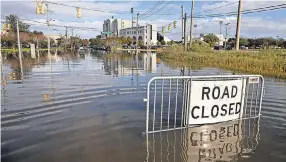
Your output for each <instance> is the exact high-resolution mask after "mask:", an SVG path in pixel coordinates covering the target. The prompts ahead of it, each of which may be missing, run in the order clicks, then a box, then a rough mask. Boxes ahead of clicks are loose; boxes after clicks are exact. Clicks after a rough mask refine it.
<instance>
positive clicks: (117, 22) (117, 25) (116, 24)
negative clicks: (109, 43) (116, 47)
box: [101, 18, 132, 39]
mask: <svg viewBox="0 0 286 162" xmlns="http://www.w3.org/2000/svg"><path fill="white" fill-rule="evenodd" d="M131 26H132V22H131V21H130V20H122V19H113V18H112V19H107V20H104V23H103V26H102V29H103V30H102V34H101V38H102V39H106V38H108V37H118V36H119V32H120V30H121V29H124V28H129V27H131Z"/></svg>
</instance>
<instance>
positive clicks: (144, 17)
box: [140, 1, 172, 20]
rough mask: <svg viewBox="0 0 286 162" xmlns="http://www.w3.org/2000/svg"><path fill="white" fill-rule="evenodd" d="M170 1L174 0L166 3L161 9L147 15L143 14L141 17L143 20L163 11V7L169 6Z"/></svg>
mask: <svg viewBox="0 0 286 162" xmlns="http://www.w3.org/2000/svg"><path fill="white" fill-rule="evenodd" d="M170 3H172V1H170V2H169V3H167V4H165V6H163V7H162V8H160V9H158V10H157V11H155V12H153V13H151V14H149V16H148V15H145V16H143V18H142V17H141V18H140V19H141V20H142V19H146V18H147V17H150V16H152V15H154V14H156V13H158V12H159V11H161V10H162V9H164V8H165V7H167V6H168V5H169V4H170Z"/></svg>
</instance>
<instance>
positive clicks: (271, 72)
mask: <svg viewBox="0 0 286 162" xmlns="http://www.w3.org/2000/svg"><path fill="white" fill-rule="evenodd" d="M159 56H160V57H161V59H162V60H164V61H165V62H166V63H167V64H169V65H170V66H171V67H176V66H177V67H180V66H189V67H196V68H200V67H216V68H222V69H227V70H232V71H240V72H247V73H253V74H261V75H267V76H273V77H278V78H286V50H261V51H255V52H253V51H239V52H237V51H211V50H210V51H204V52H184V50H183V48H182V47H181V46H175V47H174V46H172V47H169V48H167V49H166V50H165V51H164V52H161V53H160V54H159Z"/></svg>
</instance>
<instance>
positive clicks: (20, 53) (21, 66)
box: [17, 20, 24, 79]
mask: <svg viewBox="0 0 286 162" xmlns="http://www.w3.org/2000/svg"><path fill="white" fill-rule="evenodd" d="M17 40H18V52H19V56H18V57H19V59H20V68H21V79H23V75H24V73H23V64H22V50H21V42H20V31H19V22H18V20H17Z"/></svg>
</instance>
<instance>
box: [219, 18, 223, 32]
mask: <svg viewBox="0 0 286 162" xmlns="http://www.w3.org/2000/svg"><path fill="white" fill-rule="evenodd" d="M222 24H223V21H219V34H221V25H222Z"/></svg>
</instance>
